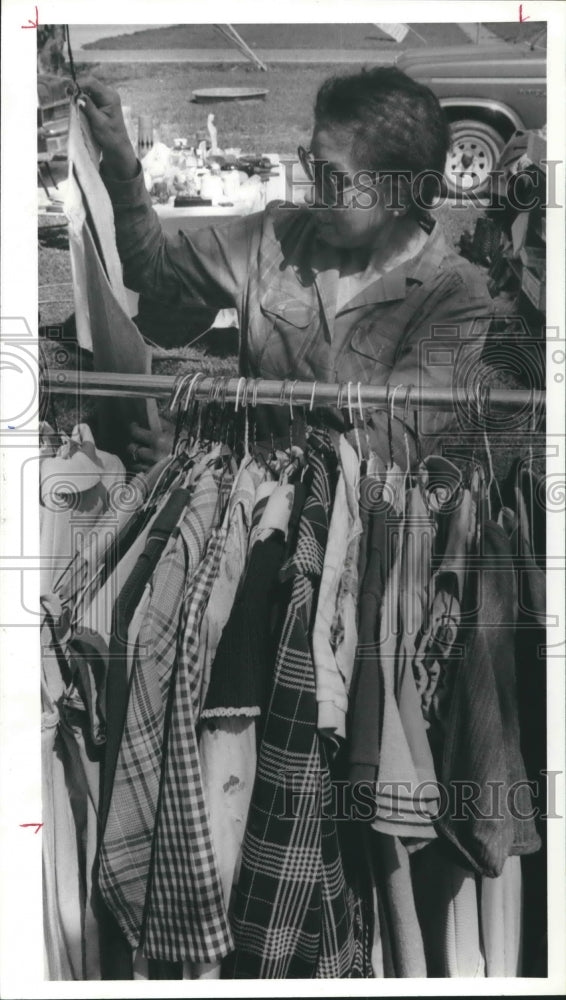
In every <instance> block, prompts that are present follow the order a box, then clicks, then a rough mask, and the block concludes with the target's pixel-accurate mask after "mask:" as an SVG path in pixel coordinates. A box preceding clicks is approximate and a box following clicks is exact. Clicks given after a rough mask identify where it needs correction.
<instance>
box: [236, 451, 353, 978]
mask: <svg viewBox="0 0 566 1000" xmlns="http://www.w3.org/2000/svg"><path fill="white" fill-rule="evenodd" d="M317 445H318V447H317ZM332 456H333V452H332V450H331V448H330V445H329V441H328V440H325V439H324V438H323V437H318V436H317V435H315V434H313V440H312V442H311V449H309V453H308V458H307V461H308V462H309V463H310V464H311V467H312V469H313V474H314V478H313V482H312V486H311V490H310V492H309V495H308V497H307V500H306V503H305V507H304V509H303V515H302V518H301V522H300V527H299V537H298V542H297V547H296V551H295V554H294V556H293V557H292V558H291V560H290V561H289V562H288V563H287V565H286V567H285V568H284V573H285V576H286V578H287V579H288V580H289V582H290V585H291V599H290V603H289V608H288V612H287V615H286V619H285V623H284V627H283V631H282V633H281V640H280V644H279V649H278V652H277V658H276V663H275V676H274V682H273V689H272V694H271V699H270V702H269V708H268V712H267V718H266V722H265V726H264V730H263V738H262V742H261V746H260V750H259V756H258V766H257V776H256V783H255V787H254V793H253V796H252V803H251V807H250V816H249V820H248V826H247V829H246V836H245V839H244V848H243V857H242V866H241V869H240V878H239V883H238V889H237V894H236V900H235V904H234V908H233V912H232V926H233V930H234V936H235V940H236V955H235V959H234V966H233V969H232V974H233V976H234V977H235V978H250V977H251V978H262V979H267V978H281V977H283V978H297V977H307V978H310V977H312V976H318V977H327V976H332V977H335V976H338V977H340V976H346V975H349V974H350V973H351V970H352V967H353V963H354V950H355V942H354V930H353V925H352V914H351V912H350V910H349V905H348V896H347V887H346V885H345V881H344V875H343V871H342V866H341V861H340V854H339V850H338V839H337V834H336V827H335V823H334V820H333V819H332V818H328V817H327V816H325V812H324V807H325V805H326V807H327V809H328V807H329V806H330V804H331V790H330V775H329V772H328V765H327V763H326V760H325V755H324V748H323V747H322V746H321V745H320V742H319V737H318V733H317V715H318V713H317V706H316V693H315V683H314V670H313V665H312V660H311V657H310V649H309V642H308V634H309V622H310V618H311V615H312V610H313V597H314V593H315V587H316V585H317V582H318V579H319V578H320V574H321V572H322V564H323V555H324V545H325V543H326V538H327V534H328V522H329V513H330V506H331V502H332V493H333V486H334V484H333V482H332V479H333V476H334V469H333V468H332V464H330V463H331V458H332ZM289 781H292V782H293V784H291V786H290V787H289ZM293 788H296V790H297V791H298V792H299V794H298V796H297V797H296V802H295V803H293V805H294V808H293V811H292V813H291V815H289V806H290V801H289V791H291V792H292V791H293ZM313 796H314V800H313ZM313 804H314V808H313ZM321 807H322V808H321ZM298 862H299V863H298Z"/></svg>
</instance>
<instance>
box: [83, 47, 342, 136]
mask: <svg viewBox="0 0 566 1000" xmlns="http://www.w3.org/2000/svg"><path fill="white" fill-rule="evenodd" d="M85 68H86V67H85ZM351 68H352V67H347V66H343V67H342V71H347V70H348V69H350V70H351ZM86 71H87V72H88V73H89V74H91V75H93V76H96V77H98V78H99V79H100V80H103V81H104V82H105V83H108V84H109V85H110V86H113V87H115V88H116V89H117V90H118V91H119V92H120V96H121V98H122V103H123V104H125V105H129V106H130V107H131V109H132V117H133V118H134V120H135V118H136V116H137V115H140V114H145V115H152V117H153V121H154V126H155V129H156V133H157V134H158V136H159V138H160V139H161V140H162V142H165V143H166V144H167V145H170V144H171V143H172V140H173V139H174V138H175V136H187V137H188V138H189V139H191V138H193V137H194V136H195V135H196V133H197V132H206V120H207V116H208V114H209V113H210V112H211V111H213V112H214V115H215V124H216V127H217V129H218V141H219V145H220V146H240V147H241V148H242V150H245V151H246V152H249V153H254V152H256V153H263V152H278V153H280V154H283V155H294V154H295V153H296V150H297V146H298V145H299V144H300V143H302V144H304V143H306V142H308V140H309V138H310V133H311V129H312V107H313V103H314V98H315V95H316V92H317V90H318V88H319V86H320V84H321V83H322V82H323V80H325V79H326V78H327V77H328V76H330V75H331V74H333V73H337V72H340V67H339V66H336V65H317V66H313V67H310V66H303V65H300V66H298V65H296V66H292V67H291V66H286V65H278V66H273V67H272V68H271V69H269V70H268V72H267V73H261V74H260V73H258V72H257V71H256V70H254V69H253V67H252V66H249V67H248V66H243V65H241V64H223V65H219V66H216V65H212V66H202V65H201V66H194V65H193V66H190V65H182V64H179V63H155V64H152V65H149V66H145V65H144V64H143V63H134V64H125V63H121V64H120V63H119V64H109V63H100V64H96V65H94V66H93V65H90V66H88V68H86ZM222 86H224V87H226V86H229V87H232V86H233V87H240V86H241V87H262V88H264V89H266V90H268V91H269V93H268V94H267V96H266V97H265V98H264V99H262V100H253V101H226V102H222V103H220V104H215V105H208V104H196V103H192V102H191V98H192V92H193V91H194V90H197V89H199V88H205V87H222Z"/></svg>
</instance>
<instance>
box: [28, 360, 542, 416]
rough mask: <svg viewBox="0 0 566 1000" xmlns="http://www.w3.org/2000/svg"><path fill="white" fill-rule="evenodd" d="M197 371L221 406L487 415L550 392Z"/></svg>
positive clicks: (109, 389) (124, 381)
mask: <svg viewBox="0 0 566 1000" xmlns="http://www.w3.org/2000/svg"><path fill="white" fill-rule="evenodd" d="M198 375H199V373H198V372H191V373H186V374H184V375H183V381H184V384H185V386H186V387H187V388H188V386H189V385H190V384H191V381H193V387H192V390H191V397H192V398H193V399H199V400H205V401H208V400H210V399H211V397H212V393H213V392H214V390H215V389H216V388H218V387H219V386H220V387H221V397H222V400H223V402H236V401H239V402H240V403H241V404H243V403H244V401H246V402H247V403H248V404H249V403H252V404H253V405H255V403H262V404H268V405H283V404H289V403H291V404H295V405H297V406H305V405H307V406H313V405H330V406H338V405H339V406H341V407H346V406H351V407H352V408H358V407H359V406H361V407H362V408H363V407H364V406H386V405H387V404H388V403H390V402H391V399H392V397H393V393H395V396H394V399H395V403H396V404H397V405H402V406H403V407H412V408H417V407H432V406H434V407H439V408H451V407H453V406H454V405H455V404H456V405H458V406H461V407H463V408H466V409H473V408H475V409H476V410H477V409H478V408H481V411H482V412H484V413H489V411H490V408H491V407H496V408H498V409H503V410H519V409H521V408H525V409H527V408H528V409H529V410H530V411H534V412H535V413H536V412H538V411H540V410H541V409H544V407H545V406H546V394H545V392H544V391H543V390H540V389H499V388H486V389H482V390H481V392H480V393H479V394H478V393H477V391H476V390H474V389H470V388H467V387H449V388H440V389H439V388H434V387H428V386H426V387H417V386H404V385H399V386H393V385H366V384H362V383H358V382H350V383H329V382H318V381H304V380H294V379H288V380H277V379H263V378H258V379H245V378H243V377H241V378H238V377H237V376H236V377H231V378H227V377H225V376H213V375H202V377H200V378H197V376H198ZM43 384H44V387H45V389H46V390H49V391H50V392H55V393H83V394H84V395H88V396H116V395H120V396H121V397H124V398H130V399H131V398H136V397H140V396H142V397H147V396H152V397H155V398H156V399H170V398H171V395H172V392H173V391H174V389H175V388H176V386H178V385H179V377H178V376H173V375H142V374H136V375H126V374H121V373H115V372H71V371H53V370H50V371H47V372H46V373H45V376H44V379H43Z"/></svg>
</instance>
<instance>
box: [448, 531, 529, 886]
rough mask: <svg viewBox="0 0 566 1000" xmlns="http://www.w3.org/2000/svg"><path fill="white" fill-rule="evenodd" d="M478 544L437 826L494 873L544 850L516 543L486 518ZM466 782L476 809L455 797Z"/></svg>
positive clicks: (480, 867)
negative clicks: (524, 672)
mask: <svg viewBox="0 0 566 1000" xmlns="http://www.w3.org/2000/svg"><path fill="white" fill-rule="evenodd" d="M479 544H480V546H481V547H480V548H477V547H476V548H475V550H474V554H477V555H481V560H480V562H479V566H478V568H477V570H475V571H474V572H473V573H470V574H469V576H470V582H469V585H468V593H467V595H466V599H465V615H466V618H465V620H466V625H465V626H464V627H463V628H462V629H461V630H460V635H461V641H462V643H463V646H464V652H463V655H462V656H461V657H459V658H458V659H457V660H454V662H453V663H451V664H450V668H449V669H450V672H452V673H453V675H454V679H453V688H452V692H451V696H450V703H449V709H448V719H447V723H446V733H445V737H444V745H443V750H442V772H441V774H442V782H443V785H444V788H445V789H446V792H447V796H448V803H449V808H448V809H446V810H445V811H444V812H443V815H442V816H440V818H439V821H438V826H439V829H440V830H441V831H442V833H443V835H444V836H446V837H447V838H448V839H449V841H450V842H451V843H453V844H454V845H455V846H456V847H457V849H458V850H459V851H460V852H461V854H462V855H463V857H464V858H465V859H466V861H467V862H468V863H469V864H471V865H472V867H473V868H474V870H476V871H478V872H479V873H480V874H485V875H488V876H491V877H494V876H497V875H500V874H501V872H502V870H503V866H504V864H505V860H506V858H507V857H509V855H512V854H529V853H532V852H533V851H536V850H538V848H539V847H540V837H539V835H538V833H537V832H536V828H535V824H534V820H533V818H532V801H531V792H530V789H529V787H528V785H527V783H526V775H525V768H524V763H523V759H522V755H521V749H520V740H519V726H518V709H517V689H516V678H515V623H516V620H517V595H516V582H515V576H514V572H513V567H512V562H511V550H510V546H509V542H508V539H507V537H506V535H505V532H504V531H503V529H502V528H500V527H499V526H498V525H497V524H495V523H494V522H492V521H484V522H483V523H481V524H480V542H479ZM462 783H464V785H466V784H467V785H468V787H470V788H471V789H472V790H473V792H474V795H475V798H474V808H473V809H470V808H469V807H468V806H466V803H465V801H464V800H462V799H461V800H460V801H458V799H457V796H458V795H459V794H460V793H459V791H458V789H461V788H462V787H463V784H462ZM494 794H496V795H497V799H496V801H495V803H494V801H493V797H494ZM510 796H511V798H510Z"/></svg>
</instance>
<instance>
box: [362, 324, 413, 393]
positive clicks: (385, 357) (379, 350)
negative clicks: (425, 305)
mask: <svg viewBox="0 0 566 1000" xmlns="http://www.w3.org/2000/svg"><path fill="white" fill-rule="evenodd" d="M401 336H402V331H400V330H398V329H396V328H395V327H392V326H387V327H386V326H384V325H382V324H380V323H367V324H365V323H361V324H360V325H359V326H358V327H357V328H356V329H355V330H354V333H353V336H352V339H351V341H350V351H351V352H352V354H353V360H355V359H357V362H358V364H361V365H363V368H364V370H365V371H366V372H367V374H368V376H369V375H371V374H375V375H380V374H387V373H389V372H390V371H391V369H392V368H393V365H394V363H395V357H396V354H397V350H398V347H399V342H400V339H401ZM368 381H371V379H369V378H368Z"/></svg>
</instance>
